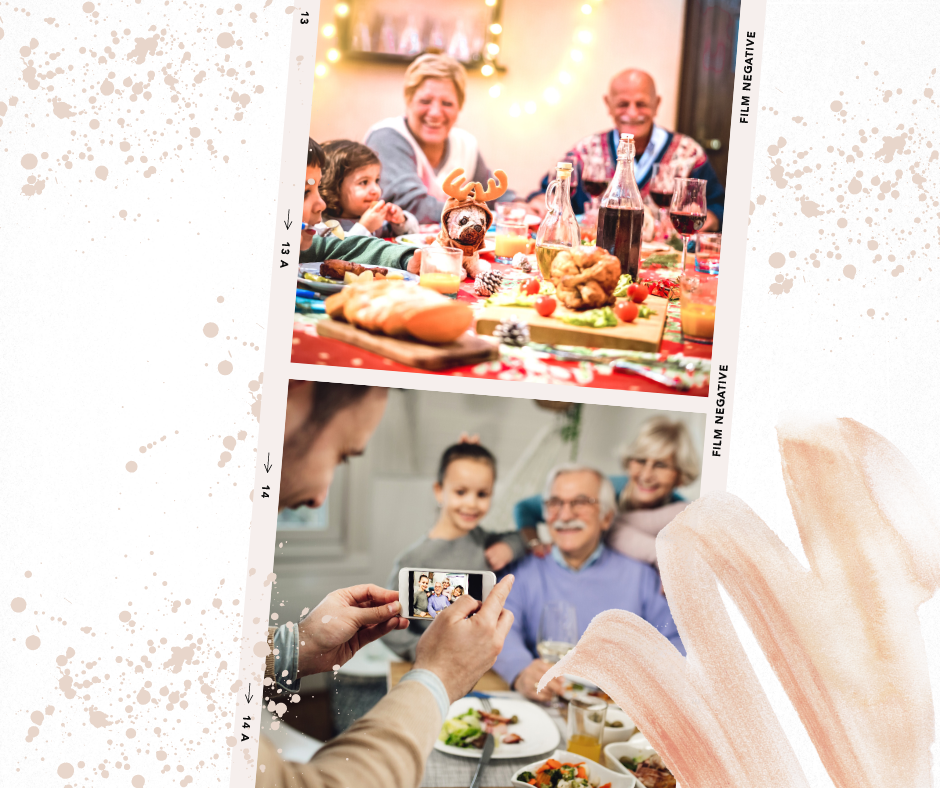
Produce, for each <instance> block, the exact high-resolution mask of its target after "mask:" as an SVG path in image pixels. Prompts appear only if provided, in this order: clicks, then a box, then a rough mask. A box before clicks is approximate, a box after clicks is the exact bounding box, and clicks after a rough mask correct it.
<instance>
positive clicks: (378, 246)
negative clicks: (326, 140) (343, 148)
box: [300, 139, 421, 274]
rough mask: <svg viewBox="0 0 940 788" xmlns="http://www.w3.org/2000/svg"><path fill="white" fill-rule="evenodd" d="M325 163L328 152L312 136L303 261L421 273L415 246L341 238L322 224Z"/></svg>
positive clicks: (368, 238)
mask: <svg viewBox="0 0 940 788" xmlns="http://www.w3.org/2000/svg"><path fill="white" fill-rule="evenodd" d="M325 166H326V154H324V152H323V148H321V147H320V146H319V145H318V144H317V143H316V142H314V141H313V140H312V139H311V140H310V141H309V143H308V145H307V173H306V178H305V179H304V211H303V222H304V225H306V226H305V227H304V228H303V229H302V230H301V231H300V262H302V263H322V262H323V261H324V260H348V261H349V262H354V263H359V264H360V265H380V266H383V267H385V268H401V269H406V270H408V271H411V272H412V273H414V274H416V273H418V272H419V271H420V270H421V251H420V250H415V249H414V247H410V246H406V245H404V244H393V243H389V242H388V241H385V240H383V239H381V238H375V237H373V236H367V235H356V236H348V237H347V238H344V239H343V240H340V239H339V238H337V237H336V236H335V235H333V234H332V233H331V232H329V230H327V229H326V228H325V227H323V226H322V224H321V219H322V215H323V211H324V209H325V208H326V203H325V202H324V201H323V198H322V197H321V196H320V183H321V181H322V180H323V169H324V167H325ZM317 225H319V227H317ZM323 233H325V234H323Z"/></svg>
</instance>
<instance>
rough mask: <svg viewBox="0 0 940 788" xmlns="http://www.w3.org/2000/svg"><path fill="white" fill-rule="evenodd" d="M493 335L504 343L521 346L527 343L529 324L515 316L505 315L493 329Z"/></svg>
mask: <svg viewBox="0 0 940 788" xmlns="http://www.w3.org/2000/svg"><path fill="white" fill-rule="evenodd" d="M493 336H494V337H496V338H497V339H498V340H499V341H500V342H502V343H503V344H505V345H512V346H514V347H522V346H523V345H528V344H529V324H528V323H526V322H524V321H522V320H519V319H518V318H515V317H507V318H506V319H505V320H502V321H500V324H499V325H498V326H496V328H495V329H494V330H493Z"/></svg>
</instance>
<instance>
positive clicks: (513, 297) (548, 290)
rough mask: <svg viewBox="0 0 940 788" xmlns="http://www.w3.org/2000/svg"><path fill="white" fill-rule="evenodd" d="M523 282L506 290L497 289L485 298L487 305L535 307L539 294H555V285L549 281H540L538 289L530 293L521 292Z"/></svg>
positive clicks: (523, 285)
mask: <svg viewBox="0 0 940 788" xmlns="http://www.w3.org/2000/svg"><path fill="white" fill-rule="evenodd" d="M524 287H525V283H523V284H520V285H516V286H515V287H513V288H510V289H508V290H499V291H498V292H496V293H494V294H493V295H491V296H490V297H489V298H488V299H486V305H487V306H527V307H530V308H535V300H536V299H537V298H538V297H539V296H553V295H555V285H553V284H552V283H551V282H542V283H541V285H540V287H539V291H538V292H537V293H534V294H532V295H529V294H528V293H525V292H523V288H524Z"/></svg>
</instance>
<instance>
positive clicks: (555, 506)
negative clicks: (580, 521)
mask: <svg viewBox="0 0 940 788" xmlns="http://www.w3.org/2000/svg"><path fill="white" fill-rule="evenodd" d="M565 504H568V505H569V506H570V507H571V511H572V512H574V513H575V514H584V513H585V512H588V511H590V510H591V509H592V508H593V507H595V506H597V504H598V501H597V498H588V497H587V496H586V495H579V496H578V497H577V498H574V499H573V500H570V501H566V500H564V499H562V498H549V499H548V500H547V501H546V502H545V511H546V512H548V513H549V514H556V513H558V512H560V511H561V510H562V509H563V508H564V506H565Z"/></svg>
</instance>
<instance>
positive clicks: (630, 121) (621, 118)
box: [617, 115, 649, 126]
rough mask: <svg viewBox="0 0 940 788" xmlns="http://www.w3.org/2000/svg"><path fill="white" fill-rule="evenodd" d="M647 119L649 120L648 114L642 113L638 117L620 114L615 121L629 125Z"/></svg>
mask: <svg viewBox="0 0 940 788" xmlns="http://www.w3.org/2000/svg"><path fill="white" fill-rule="evenodd" d="M647 120H649V116H647V115H643V116H642V117H639V118H631V117H627V116H626V115H621V116H619V117H618V118H617V121H618V122H619V123H623V124H625V125H630V126H635V125H636V124H637V123H644V122H646V121H647Z"/></svg>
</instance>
